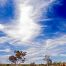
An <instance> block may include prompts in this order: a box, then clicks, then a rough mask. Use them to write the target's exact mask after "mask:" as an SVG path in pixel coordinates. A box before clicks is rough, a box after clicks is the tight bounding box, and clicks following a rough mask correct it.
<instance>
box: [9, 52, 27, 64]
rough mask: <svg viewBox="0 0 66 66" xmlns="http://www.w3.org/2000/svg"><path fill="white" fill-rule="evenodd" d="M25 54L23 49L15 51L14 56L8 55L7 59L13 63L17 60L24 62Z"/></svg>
mask: <svg viewBox="0 0 66 66" xmlns="http://www.w3.org/2000/svg"><path fill="white" fill-rule="evenodd" d="M25 56H26V52H23V51H15V55H14V56H9V60H10V61H11V62H12V63H15V64H16V62H17V64H18V61H20V62H22V63H24V62H25V59H26V58H25Z"/></svg>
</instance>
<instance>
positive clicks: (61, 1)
mask: <svg viewBox="0 0 66 66" xmlns="http://www.w3.org/2000/svg"><path fill="white" fill-rule="evenodd" d="M65 6H66V0H0V63H10V61H9V60H8V57H9V56H11V55H14V51H15V50H20V51H26V52H27V55H26V61H25V63H32V62H35V63H38V64H39V63H44V62H45V61H44V60H43V58H44V56H45V55H49V56H50V57H51V59H52V60H53V62H60V61H62V62H66V59H65V58H66V51H65V50H66V7H65ZM3 59H4V60H3Z"/></svg>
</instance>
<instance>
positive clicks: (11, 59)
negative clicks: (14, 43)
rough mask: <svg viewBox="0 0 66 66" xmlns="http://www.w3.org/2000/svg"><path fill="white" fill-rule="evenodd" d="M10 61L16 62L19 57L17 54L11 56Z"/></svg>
mask: <svg viewBox="0 0 66 66" xmlns="http://www.w3.org/2000/svg"><path fill="white" fill-rule="evenodd" d="M9 61H11V62H12V63H15V64H16V61H17V58H16V57H15V56H9Z"/></svg>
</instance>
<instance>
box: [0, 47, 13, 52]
mask: <svg viewBox="0 0 66 66" xmlns="http://www.w3.org/2000/svg"><path fill="white" fill-rule="evenodd" d="M11 51H12V50H11V49H10V48H6V49H3V50H0V52H11Z"/></svg>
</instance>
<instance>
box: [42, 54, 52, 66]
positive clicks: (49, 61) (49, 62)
mask: <svg viewBox="0 0 66 66" xmlns="http://www.w3.org/2000/svg"><path fill="white" fill-rule="evenodd" d="M43 60H44V61H46V62H47V66H49V65H51V64H52V60H51V59H50V56H49V55H45V58H44V59H43Z"/></svg>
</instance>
